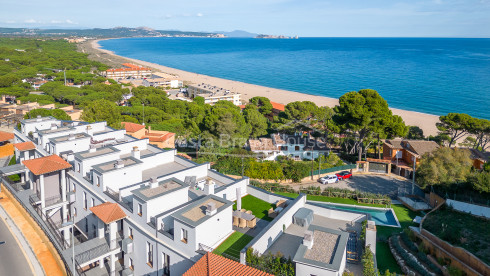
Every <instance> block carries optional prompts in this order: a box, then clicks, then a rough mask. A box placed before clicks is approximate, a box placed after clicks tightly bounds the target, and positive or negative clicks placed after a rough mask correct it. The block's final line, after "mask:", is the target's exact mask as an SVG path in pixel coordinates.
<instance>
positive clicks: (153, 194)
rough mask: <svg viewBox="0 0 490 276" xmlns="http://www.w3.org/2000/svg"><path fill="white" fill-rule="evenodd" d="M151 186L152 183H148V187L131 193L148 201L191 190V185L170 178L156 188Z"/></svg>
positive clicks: (159, 183)
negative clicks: (175, 192) (181, 190)
mask: <svg viewBox="0 0 490 276" xmlns="http://www.w3.org/2000/svg"><path fill="white" fill-rule="evenodd" d="M150 185H151V183H148V185H147V186H145V187H143V188H139V189H136V190H133V191H131V192H132V193H133V194H134V195H135V196H137V197H138V198H140V199H141V200H143V201H148V200H152V199H154V198H157V197H160V196H163V195H166V194H169V193H172V192H174V191H177V190H180V189H186V188H189V185H187V184H185V183H184V182H182V181H180V180H178V179H176V178H170V179H166V180H164V181H160V182H158V186H156V187H155V188H151V187H150Z"/></svg>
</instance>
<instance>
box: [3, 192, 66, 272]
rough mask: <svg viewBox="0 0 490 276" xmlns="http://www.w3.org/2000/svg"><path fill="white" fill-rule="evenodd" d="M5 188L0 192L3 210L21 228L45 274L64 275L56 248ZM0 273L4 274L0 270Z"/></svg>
mask: <svg viewBox="0 0 490 276" xmlns="http://www.w3.org/2000/svg"><path fill="white" fill-rule="evenodd" d="M5 190H6V188H5V187H2V192H1V193H0V204H1V205H2V207H3V209H4V210H5V212H7V213H8V214H9V216H10V217H11V218H12V221H13V222H14V223H15V225H17V227H18V228H19V229H21V230H22V234H23V235H24V237H25V239H26V240H27V242H28V243H29V246H30V247H31V248H32V251H33V252H34V254H35V255H36V258H37V259H38V260H39V262H40V263H41V266H42V268H43V270H44V272H45V273H46V275H49V276H52V275H53V276H57V275H64V273H63V272H64V267H63V265H62V263H61V260H59V256H57V255H56V253H55V252H56V250H55V249H54V246H53V245H52V244H51V243H50V242H49V240H48V238H47V237H46V236H45V234H44V233H43V232H42V230H41V228H39V226H38V225H37V224H36V223H35V222H34V220H33V219H32V218H31V217H30V216H29V214H27V213H26V212H25V210H24V209H22V207H20V206H19V207H18V205H17V204H14V202H13V201H14V200H13V199H11V198H10V197H9V195H8V193H7V192H6V191H5ZM0 275H4V274H3V273H2V272H1V271H0ZM5 275H22V274H5Z"/></svg>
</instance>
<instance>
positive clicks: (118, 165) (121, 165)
mask: <svg viewBox="0 0 490 276" xmlns="http://www.w3.org/2000/svg"><path fill="white" fill-rule="evenodd" d="M114 168H116V169H120V168H124V163H123V161H122V159H118V160H117V161H116V163H114Z"/></svg>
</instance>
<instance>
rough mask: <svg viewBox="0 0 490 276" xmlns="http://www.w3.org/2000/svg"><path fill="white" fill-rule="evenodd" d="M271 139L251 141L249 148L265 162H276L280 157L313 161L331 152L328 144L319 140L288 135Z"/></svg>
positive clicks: (274, 136)
mask: <svg viewBox="0 0 490 276" xmlns="http://www.w3.org/2000/svg"><path fill="white" fill-rule="evenodd" d="M271 137H272V138H259V139H249V140H248V147H249V149H250V150H251V151H252V152H254V153H257V154H259V157H260V158H262V159H264V160H275V159H276V158H277V157H278V156H288V157H291V158H293V159H294V160H303V159H307V160H312V159H316V158H318V157H320V155H322V154H326V153H327V152H329V148H328V146H327V144H326V143H325V142H323V141H320V140H318V139H312V138H309V137H302V136H299V135H287V134H273V135H271Z"/></svg>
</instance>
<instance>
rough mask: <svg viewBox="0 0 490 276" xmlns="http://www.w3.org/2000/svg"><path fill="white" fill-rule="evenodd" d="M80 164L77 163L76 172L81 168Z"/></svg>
mask: <svg viewBox="0 0 490 276" xmlns="http://www.w3.org/2000/svg"><path fill="white" fill-rule="evenodd" d="M81 168H82V166H81V165H80V163H77V172H78V173H79V172H80V170H81Z"/></svg>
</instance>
